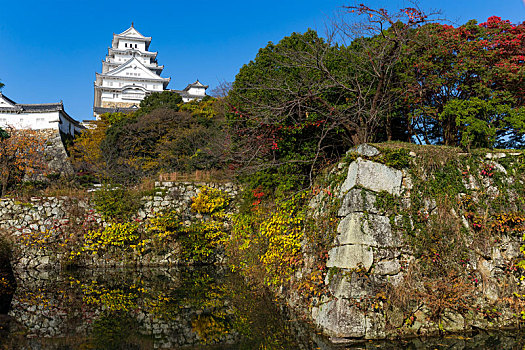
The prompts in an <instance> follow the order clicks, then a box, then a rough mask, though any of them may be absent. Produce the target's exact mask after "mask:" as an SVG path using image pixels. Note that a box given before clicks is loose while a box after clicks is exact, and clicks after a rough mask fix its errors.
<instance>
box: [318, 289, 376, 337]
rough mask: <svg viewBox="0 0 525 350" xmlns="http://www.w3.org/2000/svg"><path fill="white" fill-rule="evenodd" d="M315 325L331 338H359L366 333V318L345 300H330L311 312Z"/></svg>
mask: <svg viewBox="0 0 525 350" xmlns="http://www.w3.org/2000/svg"><path fill="white" fill-rule="evenodd" d="M312 318H313V319H314V321H315V323H316V324H317V325H318V326H320V327H321V328H323V330H324V331H325V332H326V333H327V334H328V335H329V336H331V337H337V338H361V337H363V336H364V335H365V333H366V318H365V314H364V312H363V311H361V310H359V309H358V308H357V307H356V306H354V305H353V304H352V302H350V301H348V300H347V299H337V300H331V301H329V302H327V303H324V304H321V305H320V306H319V307H318V308H314V309H313V310H312Z"/></svg>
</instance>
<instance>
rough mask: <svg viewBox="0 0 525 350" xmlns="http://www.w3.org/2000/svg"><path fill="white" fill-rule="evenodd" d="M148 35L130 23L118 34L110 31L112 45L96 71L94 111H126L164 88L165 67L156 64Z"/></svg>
mask: <svg viewBox="0 0 525 350" xmlns="http://www.w3.org/2000/svg"><path fill="white" fill-rule="evenodd" d="M150 43H151V37H145V36H144V35H142V34H140V33H139V32H138V31H137V30H136V29H135V27H134V26H133V23H132V24H131V27H130V28H128V29H127V30H125V31H124V32H122V33H120V34H113V40H112V42H111V47H110V48H108V54H107V55H106V58H105V60H104V61H102V73H96V80H95V101H94V104H93V113H94V115H95V116H96V117H98V116H99V115H100V114H103V113H107V112H116V111H129V110H134V109H136V108H138V106H139V105H140V101H142V100H143V99H144V97H146V96H147V95H148V94H151V93H152V92H162V91H164V90H166V87H167V86H168V83H169V82H170V78H162V77H161V76H160V73H161V72H162V70H163V68H164V66H159V65H158V63H157V53H156V52H151V51H148V50H149V45H150Z"/></svg>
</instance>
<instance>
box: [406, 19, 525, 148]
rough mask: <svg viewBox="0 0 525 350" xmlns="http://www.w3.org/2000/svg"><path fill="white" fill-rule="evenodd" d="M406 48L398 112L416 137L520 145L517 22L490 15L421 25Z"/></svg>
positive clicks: (522, 40)
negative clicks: (482, 18)
mask: <svg viewBox="0 0 525 350" xmlns="http://www.w3.org/2000/svg"><path fill="white" fill-rule="evenodd" d="M416 35H417V36H418V37H419V38H420V39H422V40H419V41H417V43H418V45H412V46H410V47H407V56H406V57H407V60H406V61H405V62H404V63H405V66H404V72H405V73H404V74H405V79H406V80H405V86H406V88H405V89H403V90H402V91H400V95H401V96H403V101H404V102H403V103H402V104H401V106H400V109H401V110H404V112H403V113H405V115H406V116H407V117H408V118H409V119H410V120H411V123H410V124H411V128H412V130H413V133H412V134H413V135H414V136H415V137H417V138H419V139H420V142H424V143H443V144H446V145H451V146H458V145H462V146H464V147H466V148H470V147H471V146H472V147H494V146H495V145H499V146H504V147H517V146H520V145H521V144H523V136H522V135H523V132H524V131H525V130H524V129H523V127H522V125H523V124H524V121H523V119H522V118H523V115H525V114H524V110H523V106H524V103H525V98H524V97H525V91H524V90H523V89H522V86H524V83H525V81H524V79H525V78H524V77H525V66H524V65H523V63H524V62H525V25H524V24H521V25H513V24H511V23H510V22H509V21H502V20H501V18H499V17H491V18H489V19H488V20H487V22H485V23H481V24H479V25H478V23H477V22H476V21H469V22H468V23H466V24H465V25H462V26H460V27H457V28H454V27H452V26H449V25H441V24H432V25H427V26H424V27H422V28H420V30H419V31H418V32H417V33H416Z"/></svg>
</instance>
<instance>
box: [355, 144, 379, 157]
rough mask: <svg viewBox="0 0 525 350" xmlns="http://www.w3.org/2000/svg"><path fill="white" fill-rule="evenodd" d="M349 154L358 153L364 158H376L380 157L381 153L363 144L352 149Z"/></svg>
mask: <svg viewBox="0 0 525 350" xmlns="http://www.w3.org/2000/svg"><path fill="white" fill-rule="evenodd" d="M347 153H357V154H360V155H362V156H364V157H375V156H377V155H379V154H380V153H381V152H379V150H378V149H377V148H375V147H374V146H371V145H369V144H367V143H363V144H361V145H358V146H355V147H354V148H352V149H350V150H349V151H348V152H347Z"/></svg>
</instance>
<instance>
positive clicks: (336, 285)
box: [310, 145, 520, 342]
mask: <svg viewBox="0 0 525 350" xmlns="http://www.w3.org/2000/svg"><path fill="white" fill-rule="evenodd" d="M350 152H353V153H356V154H358V157H357V159H356V160H355V161H353V162H352V163H350V164H349V166H348V171H347V173H346V178H345V180H344V182H343V183H342V185H341V186H340V188H339V193H336V194H335V195H336V196H337V197H338V198H340V199H341V206H340V208H339V210H338V211H337V215H338V217H339V219H340V221H339V224H338V226H337V235H336V237H335V239H334V241H333V244H332V246H331V249H329V252H328V260H327V262H326V266H327V268H328V273H327V274H326V277H325V284H326V285H327V287H328V290H329V293H326V294H324V295H323V296H322V297H320V298H319V301H318V302H317V303H316V305H315V306H313V308H312V309H311V314H310V315H311V317H312V319H313V321H314V322H315V323H316V324H317V325H318V326H319V327H320V328H321V329H322V331H323V332H324V333H325V334H327V335H328V336H330V337H332V340H334V341H337V342H340V341H343V340H344V339H354V338H361V339H381V338H385V337H397V336H403V335H408V334H411V335H416V334H417V335H424V334H434V333H437V332H439V331H440V330H441V331H448V332H461V331H467V330H470V329H472V327H477V328H485V329H487V328H491V327H494V328H498V327H506V326H512V325H516V323H517V322H518V318H517V317H513V316H511V315H512V313H513V311H512V308H510V307H508V305H507V304H505V305H503V304H502V303H501V299H500V298H501V297H502V289H501V285H503V284H504V283H507V284H508V283H514V285H516V283H517V282H516V281H514V282H509V281H510V280H512V276H510V277H509V273H508V272H505V271H504V270H505V266H513V263H514V261H516V259H517V258H519V257H520V253H519V252H518V250H519V246H520V239H519V237H518V238H515V237H514V238H513V237H509V236H506V235H503V236H502V237H501V241H499V242H498V244H497V245H494V246H492V247H490V248H485V250H486V252H485V253H483V254H481V255H479V256H478V257H477V258H472V259H471V261H470V262H469V264H472V265H473V266H474V268H475V270H476V271H478V272H479V273H480V274H481V276H484V282H483V285H479V286H478V289H479V291H480V292H479V293H478V295H479V298H478V299H479V300H477V302H479V304H478V305H480V309H483V308H486V309H491V308H492V309H494V307H496V306H495V305H498V306H497V307H498V310H501V312H498V313H497V315H496V314H492V316H494V317H493V319H491V320H490V321H487V318H488V316H487V314H486V313H485V314H484V313H483V312H481V313H478V314H476V313H475V312H474V313H471V314H467V315H465V314H461V313H460V312H458V311H453V310H449V309H445V310H444V311H443V312H442V313H441V315H440V319H439V321H433V320H431V317H430V311H429V309H428V308H427V307H426V305H425V304H424V303H421V304H417V305H416V304H414V305H410V306H407V309H404V310H400V309H396V308H395V307H393V306H389V304H388V303H386V301H387V300H388V293H389V291H390V290H392V288H395V287H396V286H398V285H399V284H400V283H401V282H402V281H403V280H404V279H405V277H406V273H407V272H406V269H404V267H406V266H407V265H408V262H410V261H413V260H414V259H415V257H414V255H413V252H412V248H411V246H410V244H408V242H405V238H404V236H403V232H402V231H401V230H400V229H399V227H400V222H401V221H402V220H405V222H406V217H405V218H403V217H401V215H398V214H399V213H395V212H394V213H393V214H392V212H390V215H389V216H387V215H386V214H385V210H384V209H383V208H380V205H379V204H378V198H379V197H380V196H383V197H384V196H390V197H392V198H394V200H395V201H397V203H401V205H402V206H405V207H406V208H408V207H410V205H412V204H411V203H410V198H411V197H410V191H411V190H412V189H413V181H412V179H411V178H410V176H409V174H408V173H407V172H406V171H400V170H397V169H393V168H390V167H388V166H387V165H384V164H380V163H377V162H374V161H371V160H368V159H364V158H373V157H376V156H377V155H379V154H380V152H379V150H378V149H376V148H374V147H373V146H370V145H361V146H358V147H356V148H354V149H352V150H351V151H350ZM411 156H412V157H414V156H415V155H411ZM505 157H506V155H505V154H489V155H487V159H502V158H505ZM493 166H494V168H495V169H498V166H500V167H501V165H499V164H493ZM501 168H502V170H501V173H502V174H507V172H506V171H504V170H505V168H503V167H501ZM339 169H341V167H339ZM463 181H464V182H465V187H466V188H478V187H479V186H480V185H478V184H475V186H473V185H471V184H470V183H469V181H470V182H473V181H472V180H469V177H467V176H464V180H463ZM485 182H487V184H484V185H483V184H481V185H483V186H485V187H490V179H485ZM493 193H495V194H494V195H495V196H497V195H498V193H499V192H498V191H493ZM320 203H323V200H322V198H316V202H312V203H311V205H310V206H311V208H312V209H316V208H321V204H320ZM421 205H422V206H423V208H422V209H421V217H422V219H421V220H427V219H428V215H430V214H431V213H433V212H435V211H437V210H436V208H437V204H436V200H435V199H433V198H424V200H423V201H421ZM429 213H430V214H429ZM425 215H427V216H425ZM453 215H457V214H455V213H453ZM410 220H412V219H410ZM462 220H463V225H464V226H466V227H467V228H468V225H469V223H468V222H466V221H465V219H464V218H462ZM409 225H413V222H411V223H409ZM476 278H477V277H476ZM480 278H481V277H480ZM476 281H477V280H476ZM504 281H506V282H504ZM507 295H508V293H507ZM498 303H499V304H498Z"/></svg>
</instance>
